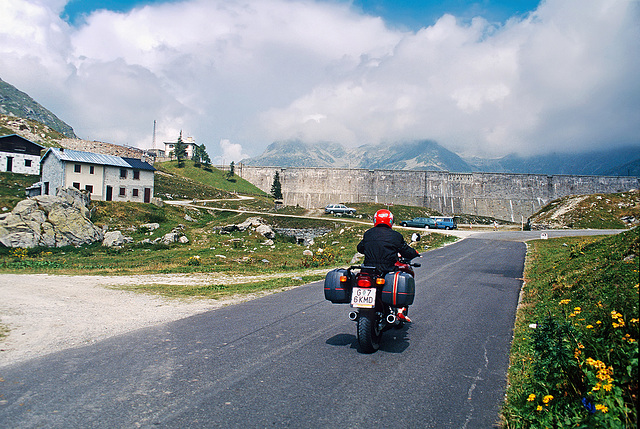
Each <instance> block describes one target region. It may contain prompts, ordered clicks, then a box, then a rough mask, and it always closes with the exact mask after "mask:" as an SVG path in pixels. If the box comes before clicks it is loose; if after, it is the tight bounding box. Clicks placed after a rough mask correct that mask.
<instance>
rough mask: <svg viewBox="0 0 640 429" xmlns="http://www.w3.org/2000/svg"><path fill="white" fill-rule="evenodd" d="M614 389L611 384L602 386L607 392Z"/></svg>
mask: <svg viewBox="0 0 640 429" xmlns="http://www.w3.org/2000/svg"><path fill="white" fill-rule="evenodd" d="M612 387H613V385H612V384H611V383H609V384H605V385H604V386H602V388H603V389H604V390H606V391H607V392H611V388H612Z"/></svg>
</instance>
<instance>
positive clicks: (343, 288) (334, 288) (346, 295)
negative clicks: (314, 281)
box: [324, 268, 351, 304]
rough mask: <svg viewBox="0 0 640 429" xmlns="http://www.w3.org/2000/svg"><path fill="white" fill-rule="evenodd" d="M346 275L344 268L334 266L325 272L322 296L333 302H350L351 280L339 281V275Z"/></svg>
mask: <svg viewBox="0 0 640 429" xmlns="http://www.w3.org/2000/svg"><path fill="white" fill-rule="evenodd" d="M344 275H347V270H345V269H344V268H336V269H335V270H331V271H329V272H328V273H327V276H326V277H325V279H324V298H325V299H326V300H328V301H331V302H332V303H334V304H348V303H350V302H351V282H349V281H347V282H345V283H341V282H340V277H341V276H344Z"/></svg>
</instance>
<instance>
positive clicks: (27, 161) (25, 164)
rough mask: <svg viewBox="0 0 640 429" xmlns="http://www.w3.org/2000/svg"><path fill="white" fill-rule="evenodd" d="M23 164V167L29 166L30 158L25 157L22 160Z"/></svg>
mask: <svg viewBox="0 0 640 429" xmlns="http://www.w3.org/2000/svg"><path fill="white" fill-rule="evenodd" d="M24 166H25V167H31V160H30V159H25V160H24Z"/></svg>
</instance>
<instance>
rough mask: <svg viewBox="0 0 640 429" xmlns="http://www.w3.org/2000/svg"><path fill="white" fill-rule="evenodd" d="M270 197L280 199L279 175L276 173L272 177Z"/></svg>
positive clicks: (280, 185)
mask: <svg viewBox="0 0 640 429" xmlns="http://www.w3.org/2000/svg"><path fill="white" fill-rule="evenodd" d="M271 195H272V196H273V198H275V199H276V200H281V199H282V184H280V173H279V172H277V171H276V174H274V175H273V184H272V185H271Z"/></svg>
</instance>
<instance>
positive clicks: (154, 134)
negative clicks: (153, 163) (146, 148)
mask: <svg viewBox="0 0 640 429" xmlns="http://www.w3.org/2000/svg"><path fill="white" fill-rule="evenodd" d="M153 149H156V120H155V119H154V120H153Z"/></svg>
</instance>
